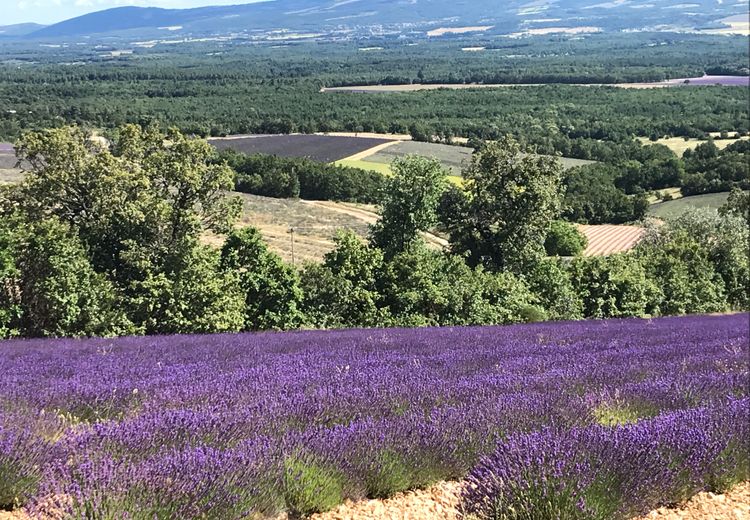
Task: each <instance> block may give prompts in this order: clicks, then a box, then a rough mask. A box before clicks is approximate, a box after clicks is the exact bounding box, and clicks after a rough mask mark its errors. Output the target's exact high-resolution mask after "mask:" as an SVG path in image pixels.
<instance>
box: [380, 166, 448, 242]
mask: <svg viewBox="0 0 750 520" xmlns="http://www.w3.org/2000/svg"><path fill="white" fill-rule="evenodd" d="M391 169H392V170H393V177H391V178H390V179H389V180H388V182H387V185H386V188H385V191H384V194H383V202H382V208H383V210H382V216H381V219H380V220H379V221H378V222H377V223H376V224H375V225H373V226H372V228H371V230H370V235H371V238H372V241H373V243H374V244H375V245H376V246H377V247H379V248H381V249H382V250H383V251H384V253H385V255H386V257H392V256H393V255H395V254H398V253H399V252H401V251H404V250H405V249H406V248H407V247H408V246H409V245H410V244H412V243H413V242H414V241H415V240H417V239H418V238H419V233H420V232H422V231H426V230H428V229H430V228H431V227H433V226H434V225H435V224H437V222H438V215H437V208H438V205H439V203H440V199H441V196H442V194H443V191H445V189H446V172H445V170H444V169H443V167H442V166H441V164H440V162H439V161H437V160H435V159H426V158H424V157H419V156H407V157H400V158H397V159H395V160H394V161H393V163H392V164H391Z"/></svg>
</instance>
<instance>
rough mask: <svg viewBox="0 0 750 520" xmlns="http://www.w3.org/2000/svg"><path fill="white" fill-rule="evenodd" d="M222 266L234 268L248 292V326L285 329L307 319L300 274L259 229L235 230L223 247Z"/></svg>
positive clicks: (246, 298) (228, 268)
mask: <svg viewBox="0 0 750 520" xmlns="http://www.w3.org/2000/svg"><path fill="white" fill-rule="evenodd" d="M221 267H222V270H224V271H232V272H235V273H236V274H237V275H238V276H239V280H240V285H241V287H242V291H243V293H244V295H245V320H244V329H245V330H268V329H273V330H283V329H293V328H297V327H299V326H300V325H302V323H303V322H304V317H303V315H302V312H301V310H300V307H301V304H302V290H301V289H300V286H299V276H298V274H297V271H295V270H294V268H293V267H291V266H289V265H287V264H285V263H284V262H283V261H282V259H281V258H280V257H279V256H278V255H277V254H275V253H273V252H271V251H269V250H268V246H267V245H266V243H265V242H264V241H263V237H262V236H261V234H260V232H258V230H257V229H255V228H251V227H247V228H243V229H240V230H237V231H234V232H233V233H232V234H231V235H229V237H227V240H226V241H225V242H224V246H223V247H222V249H221Z"/></svg>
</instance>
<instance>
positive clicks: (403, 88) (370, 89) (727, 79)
mask: <svg viewBox="0 0 750 520" xmlns="http://www.w3.org/2000/svg"><path fill="white" fill-rule="evenodd" d="M568 84H569V85H573V86H578V87H606V86H611V87H618V88H624V89H643V88H663V87H682V86H725V87H748V86H750V77H748V76H708V75H707V76H700V77H696V78H675V79H669V80H664V81H653V82H638V83H609V84H608V83H568ZM541 85H544V83H511V82H509V83H427V84H422V83H408V84H402V85H347V86H344V87H323V88H321V89H320V91H321V92H324V93H326V92H327V93H335V92H348V93H355V94H377V93H388V92H418V91H422V90H440V89H446V90H465V89H486V88H489V89H496V88H510V87H538V86H541Z"/></svg>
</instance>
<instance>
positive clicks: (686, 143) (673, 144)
mask: <svg viewBox="0 0 750 520" xmlns="http://www.w3.org/2000/svg"><path fill="white" fill-rule="evenodd" d="M740 139H741V140H746V139H750V136H747V135H745V136H742V137H740ZM740 139H718V138H716V137H715V138H714V144H715V145H716V147H717V148H718V149H719V150H723V149H724V148H726V147H727V146H729V145H730V144H732V143H735V142H737V141H739V140H740ZM638 140H639V141H640V142H641V143H643V144H644V145H649V144H662V145H664V146H666V147H667V148H669V149H670V150H672V151H673V152H674V154H675V155H676V156H678V157H682V154H684V153H685V150H695V149H696V148H697V147H698V145H699V144H702V143H705V142H707V141H706V140H705V139H688V140H685V138H683V137H662V138H661V139H659V140H658V141H652V140H650V139H649V138H648V137H639V138H638Z"/></svg>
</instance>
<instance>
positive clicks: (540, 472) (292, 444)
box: [0, 314, 750, 520]
mask: <svg viewBox="0 0 750 520" xmlns="http://www.w3.org/2000/svg"><path fill="white" fill-rule="evenodd" d="M748 325H749V323H748V315H747V314H738V315H731V316H705V317H701V316H693V317H684V318H662V319H655V320H620V321H590V322H577V323H544V324H535V325H522V326H512V327H484V328H444V329H418V330H361V331H339V332H299V333H285V334H243V335H218V336H173V337H146V338H121V339H116V340H105V339H97V340H23V341H6V342H3V343H0V373H1V374H2V378H0V506H2V507H4V508H6V509H12V508H20V507H25V508H26V510H27V512H29V513H30V514H32V515H39V516H44V515H45V514H49V512H50V511H54V512H55V514H56V515H57V516H58V517H60V516H62V517H67V518H92V519H93V518H97V519H99V518H101V519H114V518H130V519H144V520H145V519H147V518H148V519H153V518H159V519H167V518H184V519H189V518H212V519H225V518H226V519H235V518H263V517H264V516H266V515H269V516H273V515H276V514H278V513H280V512H288V513H290V514H291V515H292V516H295V515H298V516H304V515H307V514H310V513H313V512H316V511H323V510H326V509H330V508H332V507H334V506H336V505H337V504H338V503H340V502H342V501H343V500H345V499H347V498H352V499H357V498H363V497H383V496H389V495H392V494H393V493H395V492H398V491H401V490H405V489H409V488H416V487H424V486H427V485H429V484H431V483H433V482H435V481H438V480H443V479H453V480H460V479H466V486H465V489H464V493H463V500H464V502H463V506H462V507H463V508H464V510H465V512H467V513H471V514H473V515H476V516H475V517H476V518H486V519H490V518H492V519H501V518H502V519H522V518H538V519H542V520H544V519H547V518H549V519H552V518H576V519H617V518H623V519H625V518H631V517H632V516H634V515H637V514H640V513H643V512H645V511H648V510H649V509H652V508H655V507H657V506H659V505H662V504H670V503H675V502H679V501H680V500H683V499H685V498H687V497H689V496H691V495H692V494H694V493H696V492H698V491H700V490H703V489H712V490H722V489H726V488H728V487H730V486H732V485H733V484H735V483H737V482H739V481H743V480H747V479H750V475H749V473H750V469H749V468H748V464H750V461H749V460H748V452H747V443H746V441H747V439H748V436H749V435H750V431H749V427H748V413H750V396H749V395H748V383H749V382H750V379H749V372H748V370H749V366H748V365H749V356H750V347H749V346H748V340H749V337H748V336H749V332H748Z"/></svg>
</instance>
